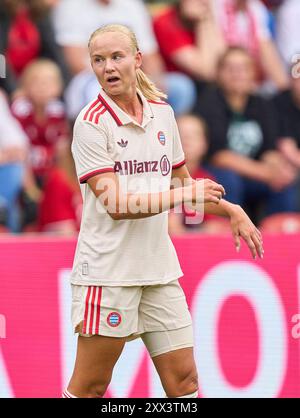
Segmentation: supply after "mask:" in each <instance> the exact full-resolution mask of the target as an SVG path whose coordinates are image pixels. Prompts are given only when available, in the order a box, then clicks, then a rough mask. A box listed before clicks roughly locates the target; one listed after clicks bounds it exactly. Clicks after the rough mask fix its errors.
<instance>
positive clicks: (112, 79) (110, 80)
mask: <svg viewBox="0 0 300 418" xmlns="http://www.w3.org/2000/svg"><path fill="white" fill-rule="evenodd" d="M118 81H120V79H119V77H115V76H111V77H108V78H107V79H106V82H107V83H108V84H109V85H110V86H113V85H114V84H116V83H118Z"/></svg>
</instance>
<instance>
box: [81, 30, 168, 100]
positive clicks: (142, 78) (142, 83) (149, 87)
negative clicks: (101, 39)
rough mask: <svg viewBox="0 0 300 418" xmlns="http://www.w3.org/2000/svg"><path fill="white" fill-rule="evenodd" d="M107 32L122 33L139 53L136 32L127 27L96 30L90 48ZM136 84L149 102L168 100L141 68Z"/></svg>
mask: <svg viewBox="0 0 300 418" xmlns="http://www.w3.org/2000/svg"><path fill="white" fill-rule="evenodd" d="M107 32H118V33H122V34H123V35H125V36H127V37H128V38H129V40H130V44H131V47H132V50H133V52H134V53H136V52H137V51H139V47H138V43H137V39H136V36H135V34H134V32H133V31H132V30H131V29H130V28H128V27H127V26H125V25H105V26H102V27H101V28H99V29H97V30H95V32H93V33H92V35H91V37H90V39H89V43H88V47H89V48H90V46H91V42H92V41H93V39H94V38H95V37H96V36H97V35H100V34H102V33H107ZM136 83H137V88H138V89H139V90H140V91H141V93H142V94H143V96H145V98H146V99H147V100H153V101H162V99H166V98H167V95H166V94H165V93H163V92H162V91H160V90H159V89H158V88H157V87H156V86H155V84H154V83H153V82H152V81H151V80H150V79H149V78H148V77H147V76H146V74H145V73H144V72H143V70H141V69H140V68H138V69H137V70H136Z"/></svg>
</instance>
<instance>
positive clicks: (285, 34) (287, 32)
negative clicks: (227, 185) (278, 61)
mask: <svg viewBox="0 0 300 418" xmlns="http://www.w3.org/2000/svg"><path fill="white" fill-rule="evenodd" d="M299 22H300V2H299V0H285V2H284V3H283V4H282V6H281V7H280V8H279V10H278V12H277V17H276V27H277V30H276V32H277V45H278V49H279V51H280V54H281V56H282V58H283V60H284V62H285V64H286V67H287V69H288V70H289V69H290V66H291V64H292V63H293V62H295V61H294V60H295V59H296V60H297V61H299V60H300V23H299ZM297 54H298V57H297V56H296V55H297Z"/></svg>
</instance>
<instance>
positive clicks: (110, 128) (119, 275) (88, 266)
mask: <svg viewBox="0 0 300 418" xmlns="http://www.w3.org/2000/svg"><path fill="white" fill-rule="evenodd" d="M138 93H139V96H140V98H141V100H142V102H143V122H142V125H139V124H138V123H137V122H136V121H134V120H133V119H131V117H130V116H129V115H128V114H126V113H125V112H124V111H123V110H122V109H121V108H119V107H118V106H117V105H116V103H115V102H114V101H113V100H112V99H110V97H109V96H107V95H106V94H105V92H104V91H103V90H102V89H101V92H100V94H99V96H98V98H97V99H96V100H95V101H93V102H92V103H89V104H88V105H87V106H86V107H85V108H84V109H83V110H82V111H81V113H80V114H79V116H78V117H77V120H76V122H75V126H74V138H73V143H72V153H73V157H74V160H75V165H76V171H77V174H78V177H79V181H80V184H81V190H82V196H83V201H84V204H83V214H82V221H81V228H80V233H79V237H78V243H77V248H76V254H75V259H74V265H73V270H72V275H71V282H72V283H73V284H81V285H98V286H102V285H106V286H137V285H141V286H142V285H152V284H153V285H154V284H163V283H168V282H169V281H172V280H174V279H177V278H178V277H180V276H182V271H181V268H180V265H179V262H178V258H177V255H176V251H175V249H174V247H173V244H172V241H171V239H170V237H169V235H168V212H164V213H160V214H158V215H154V216H152V217H149V218H143V219H134V220H129V219H125V220H113V219H112V218H111V216H110V215H109V214H108V213H107V212H106V211H105V209H104V208H103V206H102V205H101V203H100V202H99V201H98V200H97V199H96V197H95V195H94V193H93V191H92V189H91V188H90V187H89V185H88V184H87V183H86V182H87V180H88V179H89V178H90V177H92V176H94V175H97V174H99V173H104V172H109V171H110V172H115V173H116V175H117V176H118V178H119V183H120V187H121V188H122V191H123V192H125V193H126V192H130V193H150V192H151V193H155V192H158V191H166V190H169V189H170V182H171V175H172V167H173V168H176V167H179V166H181V165H183V164H184V154H183V151H182V147H181V142H180V138H179V133H178V129H177V125H176V122H175V118H174V113H173V110H172V108H171V107H170V106H169V105H168V104H166V103H164V102H158V103H157V102H152V101H147V100H146V99H145V98H144V96H143V95H142V94H141V93H140V92H138Z"/></svg>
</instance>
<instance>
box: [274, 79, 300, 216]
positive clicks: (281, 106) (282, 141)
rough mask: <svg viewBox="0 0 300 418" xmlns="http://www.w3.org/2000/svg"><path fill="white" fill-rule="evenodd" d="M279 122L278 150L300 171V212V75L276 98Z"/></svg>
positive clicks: (299, 196) (299, 193)
mask: <svg viewBox="0 0 300 418" xmlns="http://www.w3.org/2000/svg"><path fill="white" fill-rule="evenodd" d="M274 102H275V106H276V109H277V120H278V121H279V141H278V148H279V150H280V151H281V153H282V154H283V155H284V157H285V158H286V159H287V160H288V161H289V162H290V163H291V164H292V165H293V167H295V169H296V170H297V171H298V180H297V184H298V208H297V209H298V210H300V175H299V174H300V74H299V77H291V89H290V90H287V91H285V92H282V93H281V94H278V95H277V96H276V97H275V98H274Z"/></svg>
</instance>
